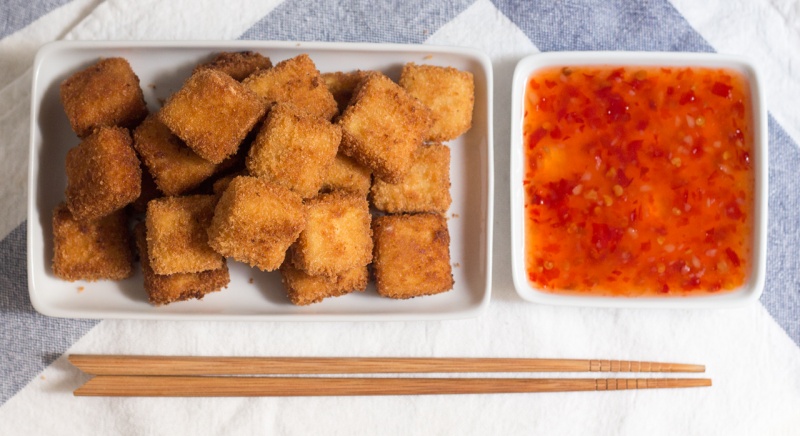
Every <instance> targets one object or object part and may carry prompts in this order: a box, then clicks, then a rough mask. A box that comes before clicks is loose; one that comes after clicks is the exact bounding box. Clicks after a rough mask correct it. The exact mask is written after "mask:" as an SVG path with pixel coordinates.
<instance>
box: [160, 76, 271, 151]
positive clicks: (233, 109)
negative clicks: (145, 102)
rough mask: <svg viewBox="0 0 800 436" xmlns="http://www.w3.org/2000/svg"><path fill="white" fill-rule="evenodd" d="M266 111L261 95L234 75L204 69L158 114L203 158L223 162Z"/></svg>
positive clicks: (184, 85)
mask: <svg viewBox="0 0 800 436" xmlns="http://www.w3.org/2000/svg"><path fill="white" fill-rule="evenodd" d="M266 110H267V108H266V107H265V106H264V103H263V101H262V100H261V99H260V98H259V97H258V96H257V95H255V94H254V93H253V92H252V91H250V90H249V89H248V88H247V87H245V86H244V85H242V84H241V83H239V82H237V81H236V80H234V79H233V78H231V76H229V75H227V74H225V73H222V72H219V71H215V70H202V71H199V72H197V73H196V74H193V75H192V76H191V77H189V79H187V80H186V82H185V83H184V84H183V87H182V88H181V89H180V90H179V91H178V92H176V93H175V94H173V95H172V96H170V98H169V99H168V100H167V102H166V104H164V107H163V108H161V110H160V111H159V112H158V117H159V119H160V120H161V122H163V123H164V124H165V125H166V126H167V127H169V129H170V130H171V131H172V132H173V133H174V134H175V135H177V136H178V137H179V138H181V139H182V140H183V141H184V142H185V143H186V145H187V146H189V148H191V149H192V150H194V152H195V153H197V154H198V155H199V156H200V157H202V158H203V159H205V160H207V161H209V162H211V163H220V162H222V161H223V160H225V158H226V157H228V156H230V155H232V154H234V153H235V152H236V150H237V149H238V147H239V144H240V143H241V142H242V141H243V140H244V139H245V137H246V136H247V133H248V132H250V130H251V129H252V128H253V126H255V124H256V123H257V122H258V121H259V119H261V117H262V116H263V115H264V113H265V112H266Z"/></svg>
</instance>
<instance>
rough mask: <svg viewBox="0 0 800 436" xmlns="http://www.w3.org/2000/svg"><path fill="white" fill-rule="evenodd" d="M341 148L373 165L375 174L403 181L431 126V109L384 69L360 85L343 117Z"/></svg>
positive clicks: (347, 153)
mask: <svg viewBox="0 0 800 436" xmlns="http://www.w3.org/2000/svg"><path fill="white" fill-rule="evenodd" d="M338 124H339V125H341V126H342V144H341V147H340V148H341V151H342V152H344V154H346V155H348V156H350V157H352V158H353V159H355V160H356V161H357V162H359V163H360V164H362V165H365V166H367V167H369V168H370V169H371V170H372V173H373V174H374V175H375V177H378V178H380V179H383V180H385V181H387V182H389V183H399V182H401V181H402V180H403V177H405V175H406V173H407V172H408V169H409V168H410V167H411V162H412V157H413V155H414V152H415V151H416V150H417V148H419V146H420V145H422V139H423V137H424V136H425V135H426V134H427V132H428V127H429V126H430V111H429V110H428V108H426V107H425V106H424V105H423V104H422V103H420V102H419V101H418V100H417V99H415V98H414V97H412V96H410V95H409V94H408V93H407V92H406V91H405V90H404V89H403V88H401V87H400V86H399V85H397V84H396V83H394V82H392V80H391V79H389V78H388V77H386V76H384V75H383V74H381V73H371V74H370V75H369V76H368V77H367V78H365V79H364V80H363V81H362V82H361V85H359V88H358V90H357V91H356V95H355V97H354V98H353V103H352V104H351V105H350V106H348V107H347V109H346V110H345V112H344V113H343V114H342V116H341V117H340V118H339V121H338Z"/></svg>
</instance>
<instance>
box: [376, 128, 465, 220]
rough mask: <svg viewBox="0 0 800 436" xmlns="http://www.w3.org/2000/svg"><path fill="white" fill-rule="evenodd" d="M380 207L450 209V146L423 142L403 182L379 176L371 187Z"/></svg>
mask: <svg viewBox="0 0 800 436" xmlns="http://www.w3.org/2000/svg"><path fill="white" fill-rule="evenodd" d="M371 197H372V204H373V206H375V208H376V209H378V210H382V211H384V212H389V213H403V212H406V213H413V212H438V213H444V212H447V209H448V208H449V207H450V203H451V202H452V198H451V197H450V148H448V147H447V146H445V145H442V144H431V145H423V146H422V147H420V149H419V150H417V152H416V153H415V154H414V162H413V164H412V165H411V169H410V170H409V171H408V174H406V177H405V178H404V179H403V181H402V182H400V183H398V184H395V185H393V184H390V183H386V182H384V181H383V180H380V179H375V182H374V183H373V185H372V191H371Z"/></svg>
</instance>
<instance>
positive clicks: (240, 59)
mask: <svg viewBox="0 0 800 436" xmlns="http://www.w3.org/2000/svg"><path fill="white" fill-rule="evenodd" d="M270 68H272V62H271V61H270V60H269V58H268V57H265V56H262V55H261V54H259V53H256V52H254V51H239V52H223V53H220V54H218V55H217V56H216V57H214V59H213V60H211V61H209V62H206V63H204V64H200V65H198V66H197V67H195V69H194V72H195V73H196V72H198V71H202V70H217V71H221V72H223V73H225V74H227V75H229V76H231V77H233V78H234V79H235V80H238V81H239V82H241V81H242V80H244V79H246V78H247V76H249V75H251V74H253V73H255V72H256V71H258V70H267V69H270Z"/></svg>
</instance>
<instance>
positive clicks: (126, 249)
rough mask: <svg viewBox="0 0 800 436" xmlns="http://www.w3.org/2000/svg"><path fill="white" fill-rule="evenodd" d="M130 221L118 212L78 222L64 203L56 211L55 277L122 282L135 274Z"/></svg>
mask: <svg viewBox="0 0 800 436" xmlns="http://www.w3.org/2000/svg"><path fill="white" fill-rule="evenodd" d="M127 223H128V221H127V217H126V215H125V213H124V212H123V211H117V212H114V213H112V214H110V215H107V216H105V217H103V218H100V219H97V220H92V221H77V220H76V219H75V218H74V217H73V216H72V213H71V212H70V211H69V209H68V208H67V206H66V204H64V203H61V204H59V205H58V207H56V209H55V210H54V211H53V250H54V253H53V273H54V274H55V275H56V277H58V278H60V279H63V280H68V281H75V280H88V281H95V280H104V279H108V280H121V279H125V278H128V277H130V276H131V275H132V274H133V253H132V251H131V246H130V237H129V235H128V225H127Z"/></svg>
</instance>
